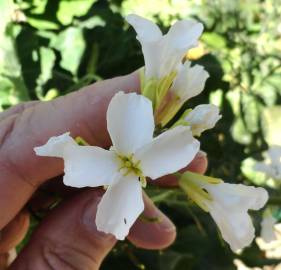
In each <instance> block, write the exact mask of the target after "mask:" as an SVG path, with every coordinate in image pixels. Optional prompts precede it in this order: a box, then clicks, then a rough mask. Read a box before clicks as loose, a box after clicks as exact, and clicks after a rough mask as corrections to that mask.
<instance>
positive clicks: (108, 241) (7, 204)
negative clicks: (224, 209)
mask: <svg viewBox="0 0 281 270" xmlns="http://www.w3.org/2000/svg"><path fill="white" fill-rule="evenodd" d="M119 90H122V91H125V92H130V91H139V80H138V75H137V73H132V74H130V75H127V76H123V77H118V78H114V79H111V80H106V81H102V82H98V83H95V84H93V85H91V86H88V87H85V88H84V89H82V90H80V91H78V92H75V93H72V94H69V95H67V96H64V97H60V98H58V99H56V100H54V101H50V102H30V103H26V104H21V105H18V106H16V107H14V108H11V109H10V110H7V111H5V112H4V113H2V114H0V207H1V212H0V230H2V234H1V238H0V253H2V254H4V253H7V252H8V251H9V250H10V249H12V248H13V247H15V246H16V245H17V243H18V242H20V241H21V240H22V238H23V236H24V235H25V233H26V231H27V229H28V226H29V216H28V213H27V212H26V210H22V209H23V207H24V206H25V205H26V204H27V203H28V202H29V201H30V200H31V202H30V203H32V204H34V203H35V204H37V207H39V206H38V205H39V204H40V205H41V204H42V201H45V198H42V197H41V195H39V199H38V193H37V195H36V192H38V190H40V187H42V185H44V186H46V185H49V184H46V182H47V181H48V180H49V179H52V178H54V177H57V176H59V175H61V174H62V172H63V163H62V161H61V160H59V159H58V160H55V159H54V158H39V157H37V156H36V155H35V153H34V151H33V148H34V147H35V146H38V145H42V144H44V143H46V141H47V140H48V139H49V137H51V136H57V135H60V134H62V133H65V132H67V131H70V132H71V135H72V136H73V137H76V136H81V137H82V138H84V139H85V140H86V141H87V142H89V143H90V144H91V145H98V146H101V147H104V148H106V147H108V146H110V138H109V135H108V133H107V128H106V110H107V106H108V104H109V101H110V100H111V98H112V96H113V95H114V94H115V92H116V91H119ZM206 167H207V160H206V157H205V156H204V155H202V154H201V155H200V154H198V155H197V156H196V158H195V160H194V161H193V162H192V163H191V164H190V165H189V166H188V169H189V170H192V171H196V172H199V173H204V172H205V170H206ZM54 181H55V185H54V183H53V182H54ZM156 182H157V181H156ZM48 183H50V181H48ZM59 183H60V182H59V180H58V178H56V179H55V180H53V181H52V185H49V186H48V187H47V188H51V189H52V188H54V186H55V188H58V186H59ZM158 184H159V185H175V184H176V179H175V177H173V176H167V177H163V178H162V179H161V181H158ZM59 190H60V192H61V193H62V195H63V196H65V195H67V196H66V197H67V198H66V199H65V200H64V202H63V203H61V204H60V205H59V206H58V207H56V208H55V209H54V210H52V211H51V212H50V213H49V214H48V215H47V217H46V218H45V219H44V220H43V221H42V223H41V224H40V226H39V227H38V229H37V230H36V231H35V232H34V234H33V236H32V238H31V240H30V242H29V243H28V245H27V246H26V247H25V248H24V250H23V251H22V252H21V254H19V256H18V257H17V259H16V261H15V262H14V263H13V264H12V266H10V268H9V269H15V270H17V269H21V270H25V269H36V270H37V269H77V270H78V269H98V268H99V266H100V264H101V262H102V260H103V259H104V257H105V256H106V255H107V253H108V252H109V251H110V250H111V248H112V247H113V246H114V244H115V243H116V239H115V238H114V237H113V236H111V235H106V234H104V233H101V232H99V231H97V229H96V226H95V218H94V217H95V213H96V207H97V204H98V202H99V200H100V199H101V196H102V194H103V190H102V189H83V190H74V191H73V190H71V192H66V191H68V189H67V188H66V187H65V188H63V189H61V188H59ZM32 198H33V199H32ZM144 201H145V210H144V215H145V216H149V217H150V216H152V217H155V216H157V217H158V219H159V220H160V222H157V223H145V222H143V221H141V219H138V220H137V221H136V223H135V224H134V226H133V227H132V228H131V230H130V234H129V236H128V240H129V241H130V242H132V243H133V244H134V245H136V246H138V247H141V248H146V249H162V248H165V247H167V246H168V245H170V244H171V243H172V242H173V241H174V239H175V236H176V229H175V226H174V225H173V223H172V222H171V221H170V220H169V219H168V218H167V217H166V216H165V215H164V214H163V213H162V212H160V210H159V209H157V207H156V206H155V205H154V204H153V203H152V201H151V200H150V199H149V198H148V197H147V196H146V195H145V194H144Z"/></svg>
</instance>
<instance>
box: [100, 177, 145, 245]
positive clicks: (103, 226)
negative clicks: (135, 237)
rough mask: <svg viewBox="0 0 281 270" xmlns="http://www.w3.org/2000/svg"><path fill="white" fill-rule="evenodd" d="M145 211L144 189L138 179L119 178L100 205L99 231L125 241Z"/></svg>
mask: <svg viewBox="0 0 281 270" xmlns="http://www.w3.org/2000/svg"><path fill="white" fill-rule="evenodd" d="M143 210H144V203H143V199H142V189H141V185H140V183H139V181H138V179H137V177H129V176H127V177H121V178H118V179H116V181H115V182H114V183H113V184H112V185H111V186H109V188H108V189H107V191H106V193H105V194H104V196H103V197H102V199H101V201H100V203H99V205H98V209H97V215H96V225H97V229H98V230H99V231H102V232H105V233H111V234H113V235H114V236H115V237H116V238H117V239H119V240H124V238H125V237H126V236H127V235H128V233H129V230H130V228H131V226H132V225H133V224H134V222H135V221H136V219H137V218H138V216H139V215H140V214H141V213H142V211H143Z"/></svg>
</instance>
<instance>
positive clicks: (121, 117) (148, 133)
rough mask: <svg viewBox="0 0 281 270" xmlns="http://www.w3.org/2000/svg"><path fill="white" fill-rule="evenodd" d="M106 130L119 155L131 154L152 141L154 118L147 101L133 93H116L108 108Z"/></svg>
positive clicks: (150, 105)
mask: <svg viewBox="0 0 281 270" xmlns="http://www.w3.org/2000/svg"><path fill="white" fill-rule="evenodd" d="M107 129H108V131H109V134H110V137H111V140H112V143H113V146H114V148H115V149H116V150H117V151H118V152H119V153H120V154H126V155H127V154H132V153H134V152H135V150H136V149H138V148H140V147H141V146H143V145H144V144H147V143H148V142H150V141H151V140H152V137H153V131H154V118H153V110H152V104H151V101H150V100H149V99H147V98H146V97H144V96H141V95H137V94H135V93H130V94H124V93H123V92H119V93H117V94H116V95H115V96H114V97H113V98H112V100H111V101H110V104H109V106H108V110H107Z"/></svg>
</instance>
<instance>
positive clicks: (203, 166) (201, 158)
mask: <svg viewBox="0 0 281 270" xmlns="http://www.w3.org/2000/svg"><path fill="white" fill-rule="evenodd" d="M207 167H208V159H207V156H206V154H205V152H202V151H199V152H198V153H197V155H196V156H195V158H194V160H193V161H192V162H191V163H190V164H189V165H188V166H187V167H186V168H184V169H182V170H181V172H184V171H191V172H196V173H200V174H204V173H205V172H206V170H207ZM151 183H152V184H156V185H159V186H162V187H176V186H178V179H177V177H176V176H174V175H167V176H165V177H161V178H159V179H157V180H153V181H151Z"/></svg>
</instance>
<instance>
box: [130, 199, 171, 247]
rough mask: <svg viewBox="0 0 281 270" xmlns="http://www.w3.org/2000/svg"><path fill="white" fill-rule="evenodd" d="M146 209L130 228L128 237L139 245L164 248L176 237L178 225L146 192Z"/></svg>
mask: <svg viewBox="0 0 281 270" xmlns="http://www.w3.org/2000/svg"><path fill="white" fill-rule="evenodd" d="M144 202H145V209H144V212H143V213H142V215H141V217H143V218H141V217H140V218H138V220H137V221H136V222H135V224H134V225H133V227H132V228H131V230H130V233H129V236H128V239H129V240H130V241H131V242H132V243H133V244H134V245H135V246H137V247H140V248H145V249H163V248H166V247H168V246H169V245H171V244H172V243H173V242H174V241H175V238H176V227H175V225H174V224H173V223H172V221H171V220H170V219H169V218H168V217H167V216H166V215H164V214H163V213H162V212H161V211H160V210H159V209H158V208H157V207H156V206H155V205H154V203H153V202H152V201H151V200H150V199H149V197H148V196H147V195H145V194H144Z"/></svg>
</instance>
